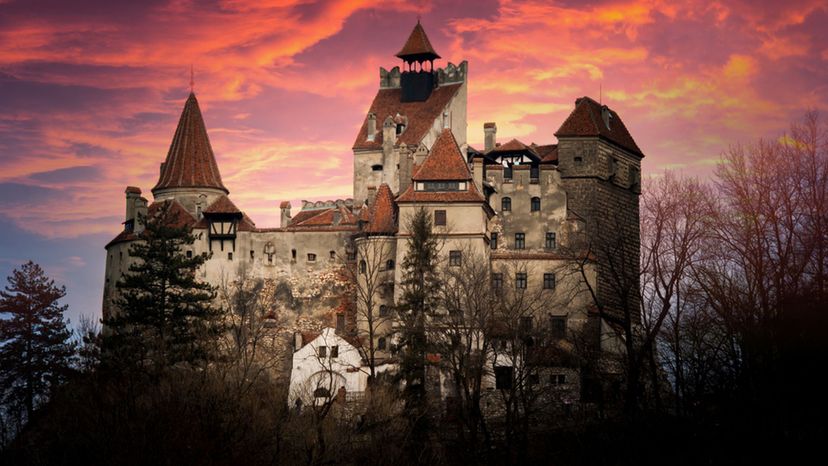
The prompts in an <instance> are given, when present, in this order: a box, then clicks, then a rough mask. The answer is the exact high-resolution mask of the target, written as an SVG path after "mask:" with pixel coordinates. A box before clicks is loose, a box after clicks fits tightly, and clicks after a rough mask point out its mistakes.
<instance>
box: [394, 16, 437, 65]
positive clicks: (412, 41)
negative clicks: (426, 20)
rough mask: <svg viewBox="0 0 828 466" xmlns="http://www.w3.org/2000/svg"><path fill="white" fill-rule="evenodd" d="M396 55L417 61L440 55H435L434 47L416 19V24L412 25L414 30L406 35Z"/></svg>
mask: <svg viewBox="0 0 828 466" xmlns="http://www.w3.org/2000/svg"><path fill="white" fill-rule="evenodd" d="M397 56H398V57H400V58H402V59H403V60H406V59H408V60H417V61H421V60H436V59H438V58H440V55H437V52H435V51H434V47H432V46H431V41H429V40H428V36H427V35H426V33H425V29H423V26H422V25H421V24H420V22H419V21H417V25H416V26H414V30H413V31H411V35H410V36H408V40H407V41H405V45H403V48H402V50H400V51H399V53H397Z"/></svg>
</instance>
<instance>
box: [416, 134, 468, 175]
mask: <svg viewBox="0 0 828 466" xmlns="http://www.w3.org/2000/svg"><path fill="white" fill-rule="evenodd" d="M471 178H472V176H471V172H469V166H468V164H467V163H466V159H465V158H464V157H463V154H462V153H460V147H459V146H458V145H457V140H456V139H454V134H453V133H452V132H451V130H450V129H448V128H447V129H444V130H443V132H442V133H440V135H439V136H438V137H437V140H436V141H434V145H433V146H431V152H429V154H428V157H426V159H425V161H424V162H423V165H422V166H421V167H420V169H419V170H417V172H416V174H415V175H414V176H413V177H412V179H413V180H414V181H463V180H470V179H471Z"/></svg>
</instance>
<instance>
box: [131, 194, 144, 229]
mask: <svg viewBox="0 0 828 466" xmlns="http://www.w3.org/2000/svg"><path fill="white" fill-rule="evenodd" d="M146 221H147V199H146V198H144V197H139V198H138V199H136V200H135V223H134V226H133V227H132V231H133V232H135V234H136V235H137V234H140V233H141V232H143V231H144V229H145V228H146V225H145V222H146Z"/></svg>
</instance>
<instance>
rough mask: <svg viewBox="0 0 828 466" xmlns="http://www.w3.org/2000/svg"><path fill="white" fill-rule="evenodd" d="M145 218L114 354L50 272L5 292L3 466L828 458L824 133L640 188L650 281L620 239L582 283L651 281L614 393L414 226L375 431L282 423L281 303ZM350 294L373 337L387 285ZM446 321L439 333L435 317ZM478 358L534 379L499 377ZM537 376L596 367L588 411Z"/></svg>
mask: <svg viewBox="0 0 828 466" xmlns="http://www.w3.org/2000/svg"><path fill="white" fill-rule="evenodd" d="M153 215H154V216H155V217H154V219H155V221H150V222H147V235H146V239H147V240H146V241H145V242H140V243H137V244H135V245H134V246H133V248H132V249H131V251H130V254H131V255H132V256H134V257H137V258H139V259H140V261H138V262H137V263H136V264H135V265H133V266H132V267H131V268H130V272H129V273H128V274H127V275H126V276H125V278H124V279H122V280H121V281H120V282H119V284H118V286H119V289H120V290H121V293H120V298H119V301H118V303H117V305H118V307H119V309H121V310H122V312H121V313H119V314H118V315H117V316H107V318H106V319H105V321H104V323H105V327H106V331H105V332H103V333H101V332H99V331H98V329H97V327H96V326H94V325H90V324H88V323H86V324H85V325H81V326H80V327H81V329H80V330H78V331H77V332H76V335H75V336H74V337H73V336H72V335H71V333H70V331H69V330H67V323H66V322H65V321H64V320H63V317H62V314H63V312H64V311H65V307H63V306H60V304H59V300H60V299H61V298H62V297H63V295H64V294H65V291H64V290H63V289H62V288H59V287H57V286H55V284H54V283H53V282H52V281H51V280H49V279H48V278H47V277H46V276H45V275H44V273H43V271H42V270H41V269H40V268H39V267H38V266H37V265H35V264H32V263H29V264H26V265H24V266H22V267H21V268H20V269H18V270H15V272H14V273H13V274H12V276H11V277H9V285H8V286H7V287H6V289H5V291H3V292H2V293H0V319H2V320H0V341H2V342H1V343H0V357H2V361H0V364H1V365H2V367H0V390H2V391H1V392H0V401H2V411H0V416H2V417H1V418H0V422H1V424H0V436H1V437H0V442H2V448H3V450H2V452H0V455H2V456H0V463H4V464H90V465H92V464H126V465H129V464H176V465H187V464H199V465H202V464H203V465H210V464H216V465H219V464H222V465H223V464H251V465H253V464H256V465H257V464H314V465H317V464H423V463H431V464H433V465H439V464H584V465H587V464H589V465H592V464H601V465H603V464H606V465H614V464H671V463H672V464H748V463H765V462H768V461H773V460H776V461H780V462H784V463H785V464H788V463H796V462H798V459H799V458H804V457H805V455H807V454H808V453H809V452H810V451H812V450H815V448H816V447H817V446H818V445H819V444H820V441H821V440H822V439H823V438H825V430H826V429H825V427H824V422H823V420H822V418H823V414H824V413H825V409H824V404H825V401H824V399H823V398H824V397H823V396H822V395H821V393H820V392H821V388H822V387H821V384H820V383H819V382H818V380H819V376H820V375H821V374H820V371H821V369H822V368H823V367H826V366H825V362H826V354H828V351H826V350H828V348H826V346H828V325H826V324H828V322H826V310H828V309H826V308H827V306H826V304H827V303H828V299H827V298H828V290H826V281H825V280H826V273H828V125H826V123H825V122H824V121H822V120H820V117H819V115H818V114H817V113H815V112H811V113H808V114H806V115H805V116H804V118H802V119H801V120H799V121H797V122H796V123H795V124H793V125H792V127H791V130H790V132H789V133H787V134H786V135H784V136H783V137H780V138H779V139H776V140H760V141H757V142H755V143H752V144H748V145H740V146H734V147H732V148H731V149H730V150H728V151H727V152H726V153H725V154H724V155H723V157H722V160H721V162H720V163H719V165H718V167H717V169H716V171H715V175H714V177H713V179H712V181H710V182H709V183H708V182H703V181H700V180H697V179H694V178H686V177H680V176H677V175H675V174H672V173H665V174H664V175H663V176H658V177H654V178H653V179H652V180H651V181H650V182H649V183H647V184H646V185H645V186H644V189H643V195H642V197H641V238H640V245H641V254H640V276H639V277H629V276H626V277H625V276H623V270H628V269H623V268H620V267H618V266H617V265H618V264H617V263H615V262H613V261H614V260H616V258H615V257H614V256H613V254H612V251H617V250H618V249H619V248H623V247H624V246H625V245H624V244H622V240H623V239H619V238H615V239H613V238H612V237H611V235H605V238H604V240H605V241H606V243H604V244H598V243H592V244H588V245H587V247H588V248H589V254H579V255H578V256H577V257H580V258H582V259H583V260H582V262H581V263H580V264H579V263H578V261H573V265H572V266H571V267H570V270H567V271H566V273H568V274H569V276H572V277H578V276H581V275H585V273H586V272H585V271H586V270H587V269H586V268H585V267H587V265H588V264H587V263H588V262H590V261H593V262H601V261H604V262H605V263H604V264H603V265H604V266H605V267H604V270H614V271H619V270H622V269H623V270H622V272H619V273H618V274H617V276H616V277H614V279H615V280H616V285H617V287H618V289H621V288H623V287H624V286H626V285H625V284H628V283H639V282H640V288H638V289H636V290H633V291H632V292H633V293H636V294H637V295H636V296H634V298H636V299H625V301H624V302H628V303H640V308H636V309H627V310H626V311H625V312H626V314H625V313H620V314H618V313H616V314H610V313H609V311H606V312H607V313H608V314H607V316H606V317H607V319H610V320H612V322H613V324H614V325H613V327H612V328H615V329H616V331H617V332H619V334H620V336H621V338H622V340H623V341H624V344H623V345H622V346H623V348H624V351H622V352H621V354H619V355H618V356H617V358H618V359H617V361H615V362H616V365H615V366H614V367H618V368H620V373H621V375H620V376H619V377H614V378H612V380H600V379H601V377H603V376H602V371H601V370H600V369H599V366H600V364H599V362H598V360H599V359H600V358H601V356H596V355H595V354H593V352H592V351H593V350H592V349H590V347H589V345H586V344H582V342H581V340H580V338H581V336H580V335H567V339H568V340H570V341H571V343H572V344H571V348H570V350H569V351H566V352H561V351H559V350H558V349H556V348H557V347H553V346H549V347H546V346H544V342H545V341H548V340H550V338H551V337H552V335H549V334H545V333H544V332H555V331H557V330H556V329H554V328H552V329H546V328H540V326H535V327H532V326H531V325H530V324H527V323H531V319H529V317H530V316H531V315H532V314H533V313H534V312H535V311H537V310H538V309H542V307H543V305H544V302H545V298H544V295H543V294H540V293H535V292H533V291H526V292H511V293H504V292H496V290H495V287H494V286H492V285H491V284H492V277H491V272H492V270H491V266H490V264H489V263H488V261H485V260H483V259H482V258H478V257H475V256H474V254H473V253H472V252H468V253H467V252H464V257H465V259H464V261H463V263H462V266H461V267H455V268H441V267H440V266H439V264H438V263H437V262H438V259H437V257H438V250H439V248H440V245H439V242H438V241H436V240H435V239H434V237H433V236H431V232H430V225H431V219H430V218H429V217H428V216H427V214H426V213H425V211H422V212H421V213H420V214H418V215H416V216H414V218H412V219H408V222H409V224H408V225H407V230H408V231H410V232H412V234H411V237H410V240H409V244H408V246H409V249H408V252H407V254H406V257H405V261H404V263H403V264H401V266H402V267H403V268H404V270H406V271H407V272H406V275H405V276H404V279H403V280H402V282H401V283H400V285H401V286H402V294H401V296H402V299H401V300H400V302H399V303H398V306H397V309H395V310H394V311H395V314H394V315H395V316H396V317H397V319H398V321H399V328H400V331H399V335H398V337H399V338H398V340H399V342H400V343H399V353H398V357H399V362H400V371H399V373H398V374H397V375H396V376H387V377H384V376H381V375H378V374H375V372H374V369H375V368H374V353H375V348H374V346H373V338H369V339H368V341H370V342H371V343H370V344H369V345H368V347H367V348H363V349H362V351H364V353H365V359H366V360H367V361H369V362H370V364H369V366H368V368H369V369H370V374H371V380H372V383H371V385H370V387H369V390H368V391H367V392H366V394H365V399H364V401H363V402H362V405H361V410H360V412H359V413H357V414H354V413H351V412H349V407H348V406H347V405H346V404H345V403H343V400H341V399H339V397H337V394H335V393H334V394H329V396H328V397H327V398H326V399H324V400H322V401H321V402H320V403H318V404H316V405H313V406H307V407H305V409H302V410H298V409H293V408H288V406H287V403H286V399H287V385H286V384H285V381H284V379H283V378H280V377H278V376H277V375H276V374H277V373H278V372H279V370H283V367H284V361H283V360H282V359H279V357H276V356H273V354H272V352H271V351H270V350H271V349H272V348H274V347H276V346H280V345H281V346H284V345H287V342H286V341H282V340H280V338H284V336H283V335H282V336H280V335H278V334H275V333H274V332H273V328H274V324H273V320H272V316H271V315H270V314H272V313H271V311H270V308H269V307H267V305H266V303H267V301H268V300H272V299H277V300H278V299H282V298H281V297H280V296H281V294H279V293H283V290H282V291H278V290H276V291H274V290H272V289H270V288H269V287H268V286H265V285H263V284H262V283H258V282H255V281H254V280H252V279H250V280H247V279H246V280H245V281H243V282H240V283H236V284H233V286H230V287H226V288H224V289H216V288H213V287H211V286H209V285H206V284H204V283H201V282H199V281H198V280H197V279H196V273H195V271H196V269H197V268H198V267H199V266H200V265H201V264H202V263H203V261H204V260H206V259H207V257H206V256H196V257H189V258H188V257H185V256H184V255H183V254H181V253H180V251H181V246H182V245H187V244H190V243H192V241H193V238H192V236H191V232H190V231H187V229H186V228H177V227H175V226H174V224H175V222H174V221H167V220H169V219H165V218H164V215H167V213H166V210H165V209H163V208H162V209H161V210H160V211H158V212H156V213H154V214H153ZM607 238H609V239H607ZM364 244H368V243H364ZM360 256H361V257H368V255H367V254H366V253H365V251H362V252H361V254H360ZM376 257H377V258H378V259H377V260H378V261H384V254H381V253H377V254H376ZM378 264H379V262H378ZM364 269H365V270H363V271H359V270H358V269H355V270H356V272H355V273H354V274H353V276H354V277H358V276H359V274H360V273H362V274H363V275H365V276H369V277H372V276H373V274H371V273H369V272H370V270H373V269H372V264H366V266H365V267H364ZM345 275H348V274H347V273H345ZM518 275H519V274H518ZM507 276H515V275H514V274H510V275H507ZM563 276H567V275H565V274H564V273H562V274H561V277H563ZM633 278H637V279H638V280H633ZM353 285H354V288H356V292H355V296H354V298H353V299H354V300H355V301H357V302H359V300H362V301H365V303H367V304H366V305H365V306H363V308H364V309H367V311H365V310H364V309H363V311H361V312H367V313H368V317H369V318H371V317H372V316H373V315H374V314H373V313H374V312H375V311H374V310H373V309H374V308H375V307H378V306H377V305H375V303H373V302H372V299H373V296H374V292H373V288H372V287H374V286H375V285H378V284H375V283H370V282H367V280H366V279H365V278H363V279H362V282H359V283H356V280H355V283H354V284H353ZM359 287H362V288H365V287H369V288H368V289H369V291H368V292H364V293H360V291H361V290H360V289H359ZM513 288H515V287H514V286H512V287H510V286H504V287H503V289H513ZM565 291H566V290H563V291H562V292H565ZM628 291H629V290H628ZM628 291H625V293H626V292H628ZM217 296H218V297H219V298H221V299H219V300H218V301H220V302H222V303H224V305H223V306H222V307H221V308H219V307H216V304H215V303H216V297H217ZM597 296H598V295H597V294H595V295H594V300H595V302H594V305H595V307H596V308H597V309H598V310H599V312H604V310H603V307H602V306H603V303H602V302H600V300H599V299H598V297H597ZM636 306H637V304H636ZM437 309H441V310H443V311H445V315H444V316H442V317H441V318H440V320H439V323H440V325H439V329H438V330H439V331H435V330H434V329H433V328H431V327H433V325H431V324H430V322H433V320H430V319H431V318H430V317H429V316H430V314H431V313H433V312H435V311H436V310H437ZM377 312H378V311H377ZM264 315H268V316H270V317H269V318H270V320H266V319H264V318H263V317H262V316H264ZM379 315H382V316H383V317H384V318H387V314H379ZM368 320H370V319H368ZM280 325H281V323H280ZM367 331H368V332H373V331H374V328H373V327H371V326H369V327H368V330H367ZM539 349H540V350H542V351H539ZM481 352H482V354H490V355H494V357H500V358H509V359H511V360H515V361H517V360H521V361H527V365H525V366H523V367H518V365H515V367H514V370H513V371H512V372H509V373H508V374H497V373H494V372H496V371H495V368H494V367H493V366H492V364H490V363H489V362H487V359H486V358H481V357H480V354H481ZM435 354H436V355H440V357H439V358H436V359H434V358H433V357H432V356H434V355H435ZM538 355H541V356H542V357H543V358H546V359H548V360H552V361H554V362H555V364H557V365H561V366H571V367H579V368H580V370H581V376H582V378H584V380H582V383H581V400H582V403H581V406H580V407H575V408H571V409H570V407H567V406H565V405H564V404H562V403H561V400H560V399H556V398H555V397H556V396H557V395H556V393H557V392H555V391H554V390H552V391H549V390H547V389H546V388H544V387H545V386H544V385H543V384H539V383H538V382H537V378H538V369H537V366H532V365H531V363H532V361H533V358H537V357H539V356H538ZM602 364H606V361H604V362H603V363H602ZM438 366H439V369H440V370H442V371H443V373H444V374H447V377H449V378H450V379H451V380H452V382H453V384H454V385H455V386H456V387H457V396H456V397H455V399H454V400H453V401H452V403H453V405H452V406H451V407H450V408H447V409H446V410H445V411H444V410H443V408H438V406H437V404H436V403H437V402H438V401H437V400H434V399H432V398H431V397H429V395H428V384H427V381H429V380H432V379H431V378H430V377H431V374H432V372H433V371H434V370H435V367H438ZM487 375H494V376H496V377H497V379H498V389H497V390H496V392H494V394H493V393H492V392H487V391H486V390H484V389H483V388H482V381H483V379H484V378H485V377H486V376H487ZM587 379H588V380H587ZM596 379H598V380H596ZM587 382H589V383H587ZM400 386H404V387H405V388H404V389H403V390H399V389H398V387H400ZM596 387H598V388H596ZM545 390H546V391H545ZM491 396H495V397H496V398H497V403H499V404H498V406H501V407H502V411H501V412H499V413H498V414H497V415H496V416H491V413H489V412H487V407H488V406H491V404H490V400H488V399H487V397H491ZM563 408H566V409H563ZM436 413H445V414H444V415H436Z"/></svg>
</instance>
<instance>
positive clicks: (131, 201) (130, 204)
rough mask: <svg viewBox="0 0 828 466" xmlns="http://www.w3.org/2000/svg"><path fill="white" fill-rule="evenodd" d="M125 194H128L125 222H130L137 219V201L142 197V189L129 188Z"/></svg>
mask: <svg viewBox="0 0 828 466" xmlns="http://www.w3.org/2000/svg"><path fill="white" fill-rule="evenodd" d="M124 193H125V194H126V219H124V221H125V222H128V221H130V220H132V219H134V218H135V200H136V199H138V198H139V197H141V188H136V187H135V186H127V187H126V191H124Z"/></svg>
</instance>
